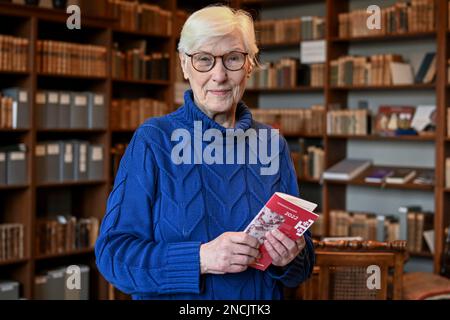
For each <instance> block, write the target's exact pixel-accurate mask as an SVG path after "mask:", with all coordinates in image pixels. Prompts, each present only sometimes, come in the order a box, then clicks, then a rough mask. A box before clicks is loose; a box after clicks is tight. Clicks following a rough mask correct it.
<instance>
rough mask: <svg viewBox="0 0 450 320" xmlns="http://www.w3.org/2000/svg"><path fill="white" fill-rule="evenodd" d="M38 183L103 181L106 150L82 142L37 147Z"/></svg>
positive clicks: (52, 142)
mask: <svg viewBox="0 0 450 320" xmlns="http://www.w3.org/2000/svg"><path fill="white" fill-rule="evenodd" d="M34 153H35V160H36V182H37V183H46V182H47V183H48V182H68V181H86V180H101V179H103V178H104V165H105V164H104V162H105V161H104V157H105V154H104V153H105V151H104V146H102V145H98V144H91V143H89V142H88V141H83V140H58V141H42V142H38V143H37V144H36V146H35V152H34Z"/></svg>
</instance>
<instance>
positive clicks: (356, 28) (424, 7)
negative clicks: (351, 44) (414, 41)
mask: <svg viewBox="0 0 450 320" xmlns="http://www.w3.org/2000/svg"><path fill="white" fill-rule="evenodd" d="M380 14H381V17H380V27H379V28H377V27H374V28H368V27H367V26H368V21H370V19H371V17H373V16H374V13H373V12H372V11H368V10H366V9H363V10H362V9H361V10H353V11H351V12H348V13H341V14H339V17H338V19H339V37H342V38H351V37H364V36H376V35H387V34H399V33H408V32H409V33H413V32H428V31H434V30H435V28H436V20H435V3H434V0H412V1H411V2H404V1H401V2H397V3H396V4H394V5H392V6H389V7H386V8H382V9H381V12H380Z"/></svg>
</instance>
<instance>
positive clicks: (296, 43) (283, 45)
mask: <svg viewBox="0 0 450 320" xmlns="http://www.w3.org/2000/svg"><path fill="white" fill-rule="evenodd" d="M319 40H325V39H314V40H311V41H319ZM303 41H309V40H303ZM301 42H302V41H291V42H280V43H268V44H261V45H259V49H260V50H279V49H286V48H297V47H298V48H300V44H301Z"/></svg>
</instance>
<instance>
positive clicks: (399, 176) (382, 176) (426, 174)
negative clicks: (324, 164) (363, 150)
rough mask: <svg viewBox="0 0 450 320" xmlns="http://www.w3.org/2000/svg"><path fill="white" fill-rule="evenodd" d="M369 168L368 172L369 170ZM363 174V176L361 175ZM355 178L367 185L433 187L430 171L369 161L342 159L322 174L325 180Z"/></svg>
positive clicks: (431, 171) (432, 177)
mask: <svg viewBox="0 0 450 320" xmlns="http://www.w3.org/2000/svg"><path fill="white" fill-rule="evenodd" d="M369 168H370V170H369ZM363 173H364V176H362V174H363ZM357 177H360V178H363V179H364V181H365V182H367V183H380V184H382V183H383V184H384V183H386V184H406V183H410V182H411V183H413V184H417V185H434V171H433V170H432V169H421V170H419V169H411V168H392V167H386V166H373V164H372V160H369V159H344V160H341V161H339V162H338V163H336V164H334V165H333V166H331V167H329V168H327V169H326V170H325V172H324V173H323V178H324V179H326V180H337V181H350V180H353V179H355V178H357Z"/></svg>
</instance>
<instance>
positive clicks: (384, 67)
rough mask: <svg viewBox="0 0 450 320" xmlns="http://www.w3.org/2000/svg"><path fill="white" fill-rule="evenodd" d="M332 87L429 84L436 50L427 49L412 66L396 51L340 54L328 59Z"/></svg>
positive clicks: (433, 75) (434, 74)
mask: <svg viewBox="0 0 450 320" xmlns="http://www.w3.org/2000/svg"><path fill="white" fill-rule="evenodd" d="M330 68H331V70H330V85H331V86H388V85H407V84H414V83H431V82H433V81H434V79H435V77H436V53H435V52H428V53H426V54H425V55H424V56H423V59H422V60H421V63H420V65H418V66H417V67H416V68H415V69H414V68H413V67H412V66H411V64H410V63H408V62H405V61H404V59H403V57H402V56H401V55H398V54H377V55H372V56H369V57H364V56H343V57H340V58H338V59H336V60H332V61H331V62H330Z"/></svg>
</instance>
